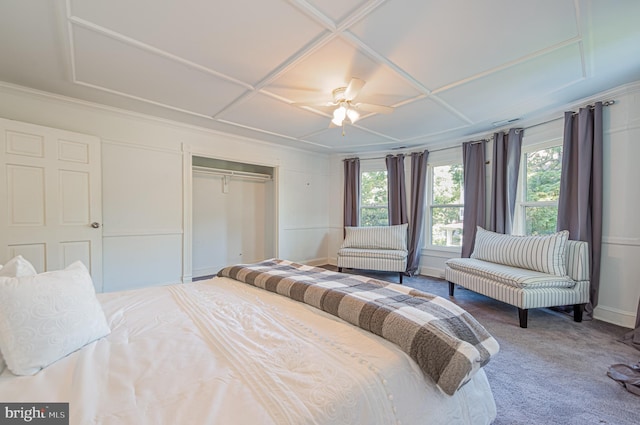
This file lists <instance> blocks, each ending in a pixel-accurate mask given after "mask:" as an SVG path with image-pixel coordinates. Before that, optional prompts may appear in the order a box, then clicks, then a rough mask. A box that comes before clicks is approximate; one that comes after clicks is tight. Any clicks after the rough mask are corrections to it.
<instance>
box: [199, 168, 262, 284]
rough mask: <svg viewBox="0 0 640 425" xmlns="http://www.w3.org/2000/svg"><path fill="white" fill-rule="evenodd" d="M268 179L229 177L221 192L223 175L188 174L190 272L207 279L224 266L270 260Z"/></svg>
mask: <svg viewBox="0 0 640 425" xmlns="http://www.w3.org/2000/svg"><path fill="white" fill-rule="evenodd" d="M272 185H273V182H272V181H259V180H249V179H243V178H241V177H232V178H229V181H228V190H227V191H226V192H225V191H223V176H222V175H215V174H211V173H206V172H204V173H203V172H200V171H194V173H193V191H192V192H193V208H192V210H193V233H192V234H193V243H192V246H193V253H192V267H193V271H192V274H193V276H194V277H200V276H208V275H212V274H215V273H217V272H218V270H220V269H221V268H222V267H224V266H226V265H228V264H237V263H253V262H256V261H260V260H264V259H265V258H269V257H273V248H274V244H273V242H274V241H273V240H272V239H270V238H267V232H266V231H265V230H266V229H267V227H268V226H271V225H272V223H271V222H269V221H268V220H269V218H270V217H272V215H270V214H268V212H269V211H271V210H273V202H272V201H273V198H272V197H271V195H272V194H273V191H272V190H270V186H272Z"/></svg>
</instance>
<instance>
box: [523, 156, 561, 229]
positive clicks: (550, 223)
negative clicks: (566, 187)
mask: <svg viewBox="0 0 640 425" xmlns="http://www.w3.org/2000/svg"><path fill="white" fill-rule="evenodd" d="M524 166H525V167H526V175H527V192H526V201H527V202H545V201H551V202H553V201H557V200H558V198H559V196H560V175H561V174H562V146H556V147H552V148H547V149H541V150H539V151H536V152H532V153H529V154H527V155H526V157H525V164H524ZM557 217H558V207H557V206H552V205H545V206H535V207H534V206H528V207H526V208H525V224H526V234H528V235H548V234H551V233H554V232H555V231H556V223H557Z"/></svg>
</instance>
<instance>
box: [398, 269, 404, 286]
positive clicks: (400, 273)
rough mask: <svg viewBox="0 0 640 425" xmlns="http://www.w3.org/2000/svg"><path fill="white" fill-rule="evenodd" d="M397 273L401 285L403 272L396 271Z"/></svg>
mask: <svg viewBox="0 0 640 425" xmlns="http://www.w3.org/2000/svg"><path fill="white" fill-rule="evenodd" d="M398 274H399V275H400V285H402V275H403V274H404V273H402V272H398Z"/></svg>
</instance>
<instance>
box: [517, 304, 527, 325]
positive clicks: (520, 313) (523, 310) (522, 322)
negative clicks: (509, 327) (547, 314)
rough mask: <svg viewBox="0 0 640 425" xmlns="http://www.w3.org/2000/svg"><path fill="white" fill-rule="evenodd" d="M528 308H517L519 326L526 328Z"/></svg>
mask: <svg viewBox="0 0 640 425" xmlns="http://www.w3.org/2000/svg"><path fill="white" fill-rule="evenodd" d="M528 313H529V310H527V309H526V308H518V316H519V317H520V327H521V328H526V327H527V316H528Z"/></svg>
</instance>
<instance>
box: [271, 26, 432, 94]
mask: <svg viewBox="0 0 640 425" xmlns="http://www.w3.org/2000/svg"><path fill="white" fill-rule="evenodd" d="M353 77H355V78H360V79H362V80H365V82H366V83H365V85H364V87H363V88H362V90H360V93H359V95H358V98H357V101H358V102H368V103H377V104H384V105H393V104H395V103H397V102H400V101H403V100H406V99H410V98H413V97H415V96H417V95H419V94H420V93H419V92H418V91H417V90H416V89H415V88H414V87H413V86H411V85H410V84H408V83H407V82H406V81H405V80H403V79H402V78H401V77H400V76H399V75H397V74H396V73H394V72H392V71H391V70H390V69H389V68H388V67H387V66H385V65H382V64H380V63H377V62H376V61H374V60H373V59H371V58H370V57H369V56H367V55H365V54H364V53H362V52H360V51H358V50H357V49H356V48H355V47H354V46H352V45H351V44H349V43H348V42H346V41H345V40H343V39H340V38H336V39H335V40H333V41H331V42H330V43H328V44H327V45H325V46H323V47H322V48H320V49H318V50H317V51H316V52H314V54H313V55H310V56H309V57H307V58H305V59H304V60H302V61H301V62H299V63H298V64H296V65H295V66H293V67H291V69H289V70H287V72H285V73H284V74H282V76H281V77H280V78H278V79H277V80H275V81H274V82H273V83H272V84H271V85H269V86H267V87H265V90H267V91H269V92H272V93H274V94H277V95H279V96H282V97H284V98H286V99H289V100H290V101H294V102H302V103H304V102H328V101H331V100H332V96H331V92H332V91H333V90H334V89H336V88H338V87H344V86H346V85H347V84H348V83H349V81H350V80H351V78H353Z"/></svg>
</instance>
